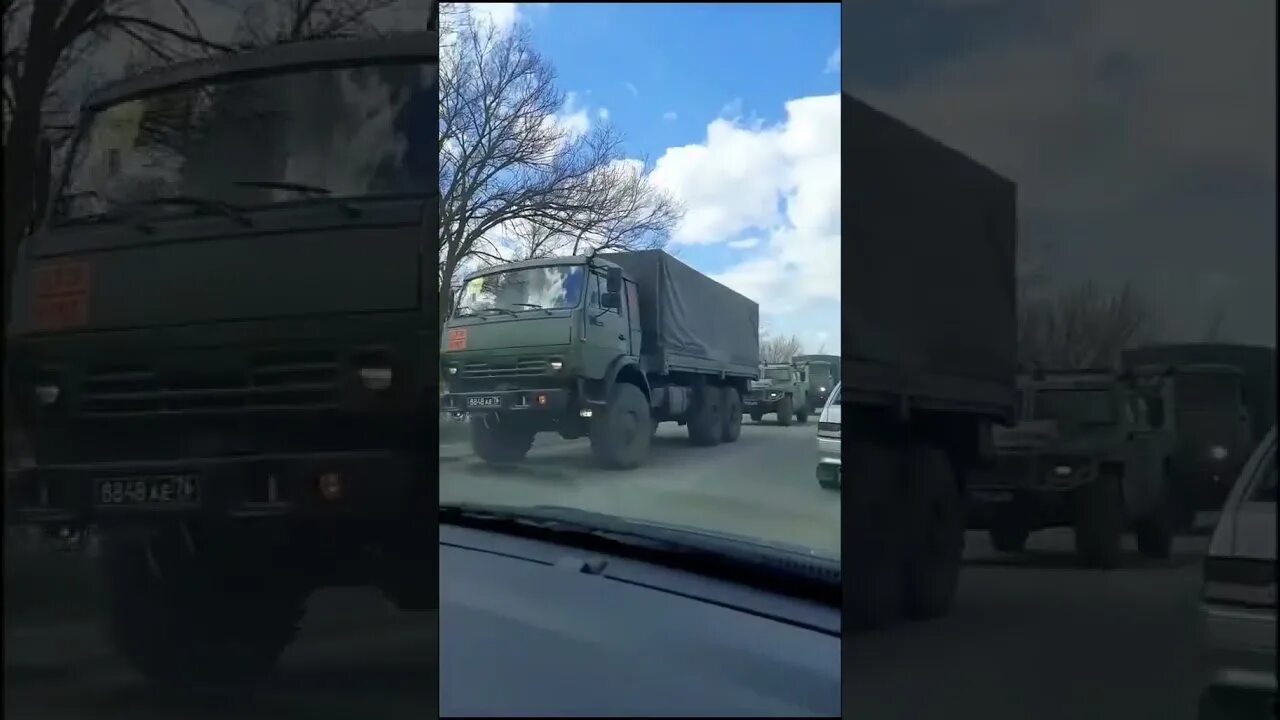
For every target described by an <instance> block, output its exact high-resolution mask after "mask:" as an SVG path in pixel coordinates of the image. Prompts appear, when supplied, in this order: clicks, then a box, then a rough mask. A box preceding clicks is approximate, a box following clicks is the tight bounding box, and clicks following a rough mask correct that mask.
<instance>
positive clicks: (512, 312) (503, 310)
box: [480, 307, 516, 317]
mask: <svg viewBox="0 0 1280 720" xmlns="http://www.w3.org/2000/svg"><path fill="white" fill-rule="evenodd" d="M480 312H500V313H506V314H508V315H510V316H511V317H516V311H515V310H509V309H507V308H500V307H487V308H480Z"/></svg>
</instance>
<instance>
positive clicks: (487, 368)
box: [458, 356, 555, 380]
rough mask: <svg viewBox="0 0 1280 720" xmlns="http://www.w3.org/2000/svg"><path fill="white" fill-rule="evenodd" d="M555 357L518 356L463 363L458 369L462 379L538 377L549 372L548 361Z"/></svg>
mask: <svg viewBox="0 0 1280 720" xmlns="http://www.w3.org/2000/svg"><path fill="white" fill-rule="evenodd" d="M553 359H555V358H551V357H547V356H538V357H518V358H513V359H511V360H498V361H495V362H487V363H479V362H477V363H465V364H463V365H462V367H461V368H459V370H458V374H459V375H460V376H461V377H462V379H463V380H495V379H505V378H525V377H539V376H542V375H546V374H547V373H549V372H551V368H550V366H548V364H547V363H549V362H550V361H551V360H553Z"/></svg>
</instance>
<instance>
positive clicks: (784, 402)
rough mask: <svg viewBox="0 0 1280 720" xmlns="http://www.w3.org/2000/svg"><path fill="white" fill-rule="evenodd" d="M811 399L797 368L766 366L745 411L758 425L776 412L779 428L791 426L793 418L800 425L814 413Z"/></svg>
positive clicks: (748, 394)
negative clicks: (780, 426) (765, 417)
mask: <svg viewBox="0 0 1280 720" xmlns="http://www.w3.org/2000/svg"><path fill="white" fill-rule="evenodd" d="M809 399H810V395H809V385H808V383H807V382H805V380H804V378H803V377H802V375H801V372H800V370H799V369H797V368H796V367H795V366H794V365H787V364H765V365H762V366H761V367H760V379H759V380H756V381H753V382H752V383H751V389H750V391H748V393H747V397H746V399H745V400H744V401H743V403H742V408H743V410H744V411H745V412H746V413H747V414H748V415H750V416H751V419H752V421H754V422H760V421H761V420H763V419H764V416H765V415H768V414H770V413H772V414H774V415H776V416H777V419H778V424H779V425H790V424H791V420H792V418H794V419H795V420H796V421H797V422H806V421H807V420H808V419H809V415H811V414H812V413H813V405H811V404H810V402H809ZM819 408H821V406H819Z"/></svg>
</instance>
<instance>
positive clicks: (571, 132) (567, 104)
mask: <svg viewBox="0 0 1280 720" xmlns="http://www.w3.org/2000/svg"><path fill="white" fill-rule="evenodd" d="M551 121H552V122H554V123H555V124H557V125H559V126H560V128H561V130H563V131H564V132H565V135H566V136H567V139H574V138H578V137H581V136H583V135H585V134H586V133H587V131H588V130H590V129H591V115H590V113H589V111H588V109H587V107H586V106H584V105H581V104H579V101H578V94H577V93H575V92H567V93H565V94H564V106H563V107H562V108H560V112H559V113H557V114H555V115H553V116H552V117H551Z"/></svg>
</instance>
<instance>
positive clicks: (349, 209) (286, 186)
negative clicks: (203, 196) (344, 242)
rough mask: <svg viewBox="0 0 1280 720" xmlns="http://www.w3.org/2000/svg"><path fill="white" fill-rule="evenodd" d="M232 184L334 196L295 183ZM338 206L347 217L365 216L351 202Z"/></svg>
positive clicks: (271, 181) (252, 181)
mask: <svg viewBox="0 0 1280 720" xmlns="http://www.w3.org/2000/svg"><path fill="white" fill-rule="evenodd" d="M231 184H232V185H239V186H240V187H258V188H266V189H268V190H291V191H293V192H297V193H303V194H306V195H319V196H320V197H328V196H330V195H332V194H333V191H332V190H330V189H329V188H327V187H321V186H319V185H306V184H303V183H294V182H276V181H274V180H237V181H235V182H233V183H231ZM337 206H338V209H340V210H342V212H343V213H345V214H346V215H347V217H352V218H356V217H360V216H361V215H363V214H364V213H363V212H362V211H361V210H360V208H358V207H356V206H355V205H352V204H351V203H349V202H345V201H339V202H338V203H337Z"/></svg>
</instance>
